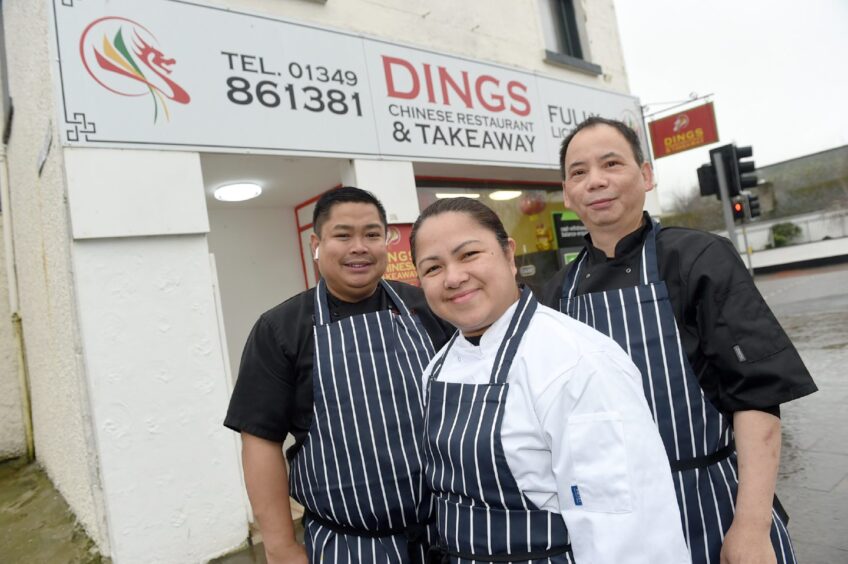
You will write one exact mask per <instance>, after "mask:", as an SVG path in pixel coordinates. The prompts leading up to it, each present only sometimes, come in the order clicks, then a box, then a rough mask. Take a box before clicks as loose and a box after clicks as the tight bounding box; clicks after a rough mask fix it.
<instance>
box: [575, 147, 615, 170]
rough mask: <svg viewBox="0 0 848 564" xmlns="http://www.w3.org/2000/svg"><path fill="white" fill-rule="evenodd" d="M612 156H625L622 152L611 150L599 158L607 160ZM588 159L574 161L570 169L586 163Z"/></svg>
mask: <svg viewBox="0 0 848 564" xmlns="http://www.w3.org/2000/svg"><path fill="white" fill-rule="evenodd" d="M610 157H618V158H619V159H623V158H624V157H623V156H622V155H621V154H620V153H616V152H615V151H610V152H608V153H604V154H603V155H601V157H600V158H599V159H598V160H601V161H605V160H607V159H608V158H610ZM585 164H586V161H574V162H573V163H571V164H570V165H568V170H571V169H572V168H574V167H575V166H579V165H585Z"/></svg>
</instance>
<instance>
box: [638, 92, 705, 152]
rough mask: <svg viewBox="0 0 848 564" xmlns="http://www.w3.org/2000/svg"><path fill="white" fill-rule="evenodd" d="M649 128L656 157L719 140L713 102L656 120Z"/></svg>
mask: <svg viewBox="0 0 848 564" xmlns="http://www.w3.org/2000/svg"><path fill="white" fill-rule="evenodd" d="M648 130H649V131H650V133H651V146H652V147H653V150H654V158H655V159H659V158H660V157H667V156H669V155H673V154H675V153H680V152H682V151H688V150H689V149H694V148H696V147H701V146H703V145H709V144H710V143H715V142H717V141H718V128H717V127H716V120H715V110H714V109H713V103H712V102H709V103H707V104H704V105H703V106H696V107H694V108H689V109H688V110H685V111H682V112H679V113H676V114H673V115H670V116H666V117H664V118H661V119H658V120H655V121H652V122H650V123H649V124H648Z"/></svg>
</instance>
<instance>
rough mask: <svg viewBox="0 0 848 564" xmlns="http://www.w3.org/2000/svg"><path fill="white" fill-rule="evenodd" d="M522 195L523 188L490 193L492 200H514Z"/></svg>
mask: <svg viewBox="0 0 848 564" xmlns="http://www.w3.org/2000/svg"><path fill="white" fill-rule="evenodd" d="M520 195H521V190H498V191H496V192H492V193H491V194H489V198H491V199H492V200H501V201H503V200H514V199H515V198H517V197H519V196H520Z"/></svg>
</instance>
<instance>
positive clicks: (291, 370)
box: [224, 281, 454, 460]
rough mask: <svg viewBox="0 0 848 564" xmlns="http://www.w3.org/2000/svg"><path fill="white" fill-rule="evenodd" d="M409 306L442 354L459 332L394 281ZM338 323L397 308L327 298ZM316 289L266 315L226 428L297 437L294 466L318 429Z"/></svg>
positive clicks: (245, 359) (247, 355)
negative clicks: (314, 382) (314, 368)
mask: <svg viewBox="0 0 848 564" xmlns="http://www.w3.org/2000/svg"><path fill="white" fill-rule="evenodd" d="M388 283H389V284H390V285H391V286H392V288H393V289H394V290H395V291H396V292H397V293H398V295H400V297H401V299H402V300H403V301H404V303H405V304H406V306H407V307H408V308H409V309H410V310H411V311H412V312H413V313H415V314H416V315H417V316H418V319H419V320H420V321H421V323H422V325H423V326H424V329H425V330H426V331H427V333H428V334H429V335H430V338H431V339H432V341H433V346H434V347H435V349H436V350H437V351H438V350H439V349H440V348H441V347H442V345H444V344H445V343H446V342H447V341H448V339H449V338H450V336H451V335H452V334H453V332H454V329H453V327H451V326H450V325H448V324H447V323H445V322H444V321H442V320H441V319H439V318H438V317H436V316H435V315H434V314H433V313H431V312H430V309H429V308H428V307H427V303H426V301H425V300H424V293H423V292H422V291H421V289H420V288H417V287H415V286H411V285H409V284H404V283H402V282H394V281H388ZM327 298H328V300H327V301H328V305H329V308H330V316H331V317H332V322H336V321H339V320H342V319H346V318H348V317H351V316H353V315H362V314H366V313H371V312H374V311H380V310H384V309H389V308H390V307H391V308H392V309H394V308H393V304H392V302H391V300H390V299H389V296H388V295H387V294H386V291H385V290H384V289H383V287H382V285H378V286H377V291H376V292H374V294H372V295H371V297H369V298H367V299H365V300H363V301H361V302H357V303H347V302H343V301H341V300H339V299H337V298H335V297H334V296H333V295H331V294H330V293H329V291H328V292H327ZM314 311H315V288H311V289H309V290H306V291H305V292H301V293H300V294H298V295H296V296H294V297H293V298H290V299H288V300H286V301H285V302H283V303H281V304H279V305H278V306H276V307H274V308H272V309H270V310H268V311H266V312H265V313H263V314H262V315H261V316H260V317H259V320H258V321H257V322H256V324H255V325H254V326H253V330H252V331H251V333H250V336H249V337H248V338H247V343H246V344H245V346H244V352H243V353H242V357H241V365H240V367H239V375H238V379H237V380H236V385H235V389H234V390H233V395H232V397H231V398H230V406H229V409H228V410H227V417H226V419H225V420H224V425H225V426H227V427H229V428H230V429H232V430H234V431H238V432H241V431H244V432H245V433H249V434H251V435H255V436H257V437H261V438H263V439H267V440H269V441H275V442H283V440H285V438H286V435H288V434H289V433H291V434H292V435H293V436H294V439H295V444H294V445H293V446H292V447H291V448H290V449H289V450H288V452H287V453H286V454H287V456H288V458H289V460H291V459H292V458H293V457H294V455H295V454H296V453H297V450H298V449H299V448H300V447H301V445H303V442H304V441H305V440H306V435H307V434H308V432H309V427H310V425H311V424H312V407H313V397H312V357H313V352H314V350H315V341H314V334H313V326H314V319H313V315H314Z"/></svg>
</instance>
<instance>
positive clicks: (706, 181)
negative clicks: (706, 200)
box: [698, 164, 721, 199]
mask: <svg viewBox="0 0 848 564" xmlns="http://www.w3.org/2000/svg"><path fill="white" fill-rule="evenodd" d="M698 185H699V186H700V187H701V195H702V196H712V195H713V194H715V195H716V198H718V197H719V196H718V193H719V192H718V180H716V173H715V169H714V168H713V165H711V164H705V165H701V166H700V167H698ZM719 199H721V198H719Z"/></svg>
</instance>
